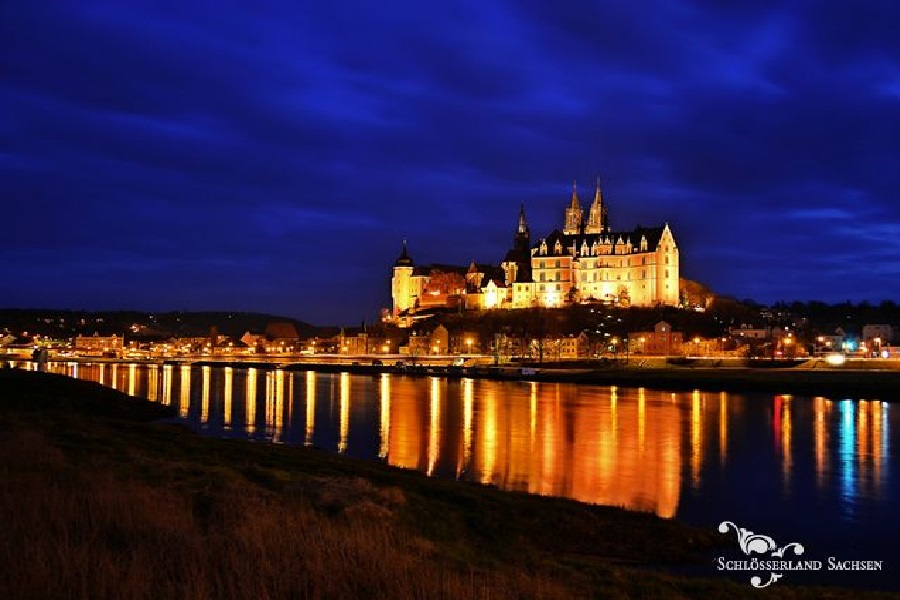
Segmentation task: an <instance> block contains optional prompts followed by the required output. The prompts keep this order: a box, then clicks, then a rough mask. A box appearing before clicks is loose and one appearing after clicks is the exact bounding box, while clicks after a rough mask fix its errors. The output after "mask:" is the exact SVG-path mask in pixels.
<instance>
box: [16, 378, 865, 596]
mask: <svg viewBox="0 0 900 600" xmlns="http://www.w3.org/2000/svg"><path fill="white" fill-rule="evenodd" d="M168 414H169V413H168V410H167V409H166V408H165V407H162V406H159V405H154V404H150V403H146V402H143V401H138V400H134V399H131V398H128V397H127V396H124V395H123V394H120V393H118V392H116V391H113V390H109V389H106V388H103V387H100V386H98V385H95V384H91V383H87V382H82V381H77V380H73V379H68V378H65V377H61V376H54V375H46V374H39V373H27V372H22V371H13V370H4V371H0V524H2V535H0V597H2V598H66V597H73V598H124V597H127V598H347V599H350V598H385V599H387V598H391V599H394V598H492V599H496V598H566V599H568V598H592V597H593V598H615V597H647V598H658V597H672V598H679V597H701V596H706V597H710V598H727V597H747V598H751V597H752V598H759V597H786V598H820V597H860V594H858V593H855V592H854V593H851V592H841V591H824V590H808V589H798V588H790V587H779V588H773V589H770V590H765V591H762V592H761V591H758V590H753V589H751V588H749V586H748V585H746V584H736V583H731V582H728V581H725V580H721V579H707V580H703V579H690V578H680V577H673V576H670V575H664V574H661V573H659V572H658V571H657V570H655V567H656V566H659V565H666V564H676V563H682V562H686V561H687V562H689V561H691V560H708V558H706V559H701V558H700V557H701V556H708V550H709V548H710V547H711V546H712V545H713V544H714V543H716V541H717V539H718V538H717V535H716V534H715V533H713V532H704V531H699V530H696V529H690V528H687V527H685V526H682V525H680V524H678V523H674V522H671V521H664V520H660V519H657V518H654V517H652V516H649V515H644V514H637V513H629V512H626V511H622V510H617V509H609V508H600V507H590V506H585V505H582V504H578V503H576V502H571V501H567V500H558V499H552V498H540V497H533V496H528V495H524V494H515V493H507V492H500V491H497V490H495V489H492V488H486V487H480V486H475V485H468V484H461V483H458V482H452V481H441V480H435V479H428V478H426V477H424V476H422V475H420V474H418V473H416V472H410V471H403V470H398V469H392V468H388V467H384V466H382V465H380V464H376V463H373V462H366V461H358V460H353V459H348V458H344V457H339V456H333V455H330V454H326V453H324V452H320V451H316V450H311V449H303V448H287V447H279V446H271V445H263V444H254V443H249V442H239V441H228V440H215V439H206V438H202V437H199V436H197V435H195V434H192V433H190V432H188V431H186V430H184V429H182V428H181V427H179V426H176V425H171V424H164V423H160V422H157V421H156V419H159V418H160V417H165V416H168Z"/></svg>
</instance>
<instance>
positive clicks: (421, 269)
mask: <svg viewBox="0 0 900 600" xmlns="http://www.w3.org/2000/svg"><path fill="white" fill-rule="evenodd" d="M391 296H392V301H393V308H392V311H391V317H392V319H393V320H394V321H396V322H397V323H398V324H400V325H401V326H409V325H410V324H411V323H412V321H413V320H414V319H415V315H416V314H417V313H420V312H422V311H426V310H428V309H434V308H456V309H459V310H485V309H522V308H535V307H550V308H552V307H561V306H567V305H572V304H575V303H592V302H598V303H604V304H610V305H616V306H657V305H666V306H677V305H678V304H679V253H678V246H677V244H676V243H675V238H674V236H673V234H672V231H671V229H670V228H669V226H668V224H664V225H662V226H659V227H641V226H638V227H635V228H634V229H632V230H630V231H613V230H612V229H611V228H610V225H609V218H608V211H607V206H606V203H605V201H604V200H603V197H602V194H601V191H600V186H599V184H598V185H597V188H596V190H595V193H594V199H593V202H592V204H591V206H590V208H589V210H588V213H587V216H585V212H584V210H583V208H582V205H581V202H580V200H579V198H578V190H577V188H575V187H573V189H572V197H571V200H570V202H569V205H568V207H567V208H566V209H565V217H564V222H563V227H562V229H556V230H554V231H552V232H550V233H549V234H548V235H547V236H546V237H542V238H540V239H538V240H537V241H536V242H534V243H532V241H531V233H530V230H529V227H528V222H527V220H526V218H525V207H524V205H523V206H522V207H521V208H520V210H519V218H518V223H517V226H516V230H515V233H514V235H513V244H512V248H511V249H510V250H509V252H507V254H506V256H505V257H504V259H503V260H502V261H501V262H500V265H499V266H495V265H489V264H478V263H475V262H474V261H473V262H472V263H470V264H469V266H468V267H462V266H455V265H440V264H430V265H420V266H416V265H415V264H414V263H413V260H412V258H411V257H410V255H409V252H408V250H407V247H406V242H405V241H404V243H403V250H402V252H401V254H400V257H399V258H398V259H397V261H396V262H395V264H394V268H393V272H392V278H391Z"/></svg>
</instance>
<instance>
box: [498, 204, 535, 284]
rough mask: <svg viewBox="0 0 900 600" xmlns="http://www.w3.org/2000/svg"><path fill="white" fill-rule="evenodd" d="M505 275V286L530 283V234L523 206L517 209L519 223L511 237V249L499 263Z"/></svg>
mask: <svg viewBox="0 0 900 600" xmlns="http://www.w3.org/2000/svg"><path fill="white" fill-rule="evenodd" d="M501 266H502V267H503V271H504V272H505V273H506V284H507V285H511V284H513V283H515V282H520V283H523V282H530V281H531V232H530V231H529V229H528V221H526V220H525V205H524V204H522V205H521V206H520V207H519V223H518V225H517V226H516V234H515V235H514V236H513V247H512V249H510V251H509V252H507V253H506V258H504V259H503V262H502V263H501Z"/></svg>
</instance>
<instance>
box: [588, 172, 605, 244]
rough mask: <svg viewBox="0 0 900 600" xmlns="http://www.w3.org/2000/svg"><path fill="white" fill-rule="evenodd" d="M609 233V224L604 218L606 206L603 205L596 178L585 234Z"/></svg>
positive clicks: (598, 180) (598, 182) (598, 181)
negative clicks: (595, 188) (595, 187)
mask: <svg viewBox="0 0 900 600" xmlns="http://www.w3.org/2000/svg"><path fill="white" fill-rule="evenodd" d="M607 231H609V222H608V219H607V216H606V205H605V204H604V203H603V194H602V192H601V191H600V178H599V177H598V178H597V191H596V192H594V202H593V203H592V204H591V210H590V213H589V214H588V220H587V227H586V228H585V233H606V232H607Z"/></svg>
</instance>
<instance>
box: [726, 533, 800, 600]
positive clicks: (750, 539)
mask: <svg viewBox="0 0 900 600" xmlns="http://www.w3.org/2000/svg"><path fill="white" fill-rule="evenodd" d="M729 528H731V529H734V531H735V533H736V534H737V538H738V543H739V544H740V546H741V551H742V552H743V553H744V554H746V555H747V556H752V555H753V554H762V555H767V556H769V557H771V558H778V559H784V558H785V556H784V553H785V552H786V551H788V550H791V551H792V552H793V553H794V556H800V555H801V554H803V546H802V545H801V544H799V543H797V542H791V543H790V544H786V545H784V546H779V545H778V544H777V543H775V540H773V539H772V538H771V537H769V536H767V535H760V534H758V533H753V532H752V531H750V530H748V529H745V528H743V527H738V526H737V525H735V524H734V523H732V522H731V521H722V522H721V523H719V533H728V529H729ZM746 562H747V563H748V564H747V565H746V566H745V567H742V570H743V569H744V568H746V567H747V566H748V567H749V568H750V569H749V570H769V579H768V581H766V582H765V583H763V580H762V577H760V576H759V575H754V576H753V577H751V578H750V585H752V586H753V587H757V588H764V587H768V586H770V585H772V584H773V583H775V582H776V581H778V580H779V579H781V578H782V577H783V576H784V573H776V572H775V571H781V570H793V568H792V566H791V563H790V561H787V560H759V559H757V558H753V559H752V560H751V561H746Z"/></svg>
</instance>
